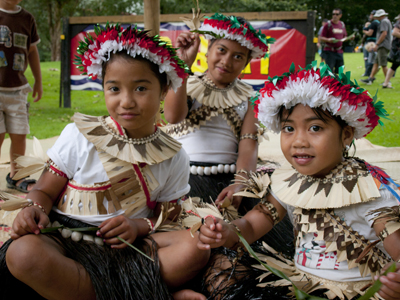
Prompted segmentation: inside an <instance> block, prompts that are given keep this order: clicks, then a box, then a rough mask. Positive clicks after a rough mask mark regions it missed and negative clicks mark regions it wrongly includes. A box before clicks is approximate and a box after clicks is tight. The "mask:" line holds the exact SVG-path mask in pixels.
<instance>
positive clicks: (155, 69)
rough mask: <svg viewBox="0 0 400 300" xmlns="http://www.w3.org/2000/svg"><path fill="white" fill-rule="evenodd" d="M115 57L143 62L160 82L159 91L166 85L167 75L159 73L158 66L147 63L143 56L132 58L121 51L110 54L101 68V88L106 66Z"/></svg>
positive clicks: (124, 51)
mask: <svg viewBox="0 0 400 300" xmlns="http://www.w3.org/2000/svg"><path fill="white" fill-rule="evenodd" d="M116 57H120V58H123V59H125V60H127V61H129V60H137V61H140V62H145V63H147V64H148V66H149V68H150V70H151V71H152V72H153V73H154V75H155V76H156V77H157V79H158V81H159V82H160V86H161V91H163V90H164V88H165V87H166V86H167V85H168V79H167V74H166V73H165V72H163V73H160V70H159V67H158V65H156V64H155V63H152V62H151V61H149V60H148V59H146V58H144V57H143V56H140V55H137V56H136V57H132V56H131V55H129V54H128V52H127V51H126V50H122V51H119V52H116V53H110V58H109V60H107V61H106V62H105V63H104V64H103V66H102V68H101V78H102V79H103V83H102V84H103V86H104V77H105V75H106V70H107V66H108V64H109V63H110V62H112V61H113V60H114V59H115V58H116Z"/></svg>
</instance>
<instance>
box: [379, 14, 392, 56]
mask: <svg viewBox="0 0 400 300" xmlns="http://www.w3.org/2000/svg"><path fill="white" fill-rule="evenodd" d="M382 31H386V32H387V34H386V37H385V39H384V40H383V42H382V43H380V44H379V45H378V48H382V47H383V48H386V49H387V50H390V46H391V44H392V23H390V21H389V19H388V18H384V19H382V20H381V23H380V24H379V28H378V34H377V35H376V41H378V40H379V37H380V36H381V34H382Z"/></svg>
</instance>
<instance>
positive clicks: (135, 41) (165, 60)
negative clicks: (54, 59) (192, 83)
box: [74, 23, 190, 91]
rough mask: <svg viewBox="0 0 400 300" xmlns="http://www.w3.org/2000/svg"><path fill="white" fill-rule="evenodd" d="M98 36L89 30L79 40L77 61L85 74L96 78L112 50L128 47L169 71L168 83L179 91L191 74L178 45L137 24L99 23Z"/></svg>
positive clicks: (161, 69)
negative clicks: (123, 26)
mask: <svg viewBox="0 0 400 300" xmlns="http://www.w3.org/2000/svg"><path fill="white" fill-rule="evenodd" d="M94 32H95V34H96V36H97V37H95V38H93V37H92V36H91V35H90V34H87V35H86V37H85V38H84V41H80V42H79V47H78V49H77V52H78V55H76V59H75V62H74V63H75V64H76V65H78V67H77V68H78V69H79V70H80V71H81V72H82V74H84V75H86V74H87V75H89V77H91V78H92V79H96V78H97V76H101V70H102V65H103V63H104V62H106V61H108V60H109V59H110V54H111V53H116V52H119V51H122V50H126V51H127V53H128V54H129V55H130V56H132V57H136V56H137V55H140V56H142V57H143V58H146V59H148V60H149V61H151V62H152V63H154V64H156V65H158V66H159V71H160V73H163V72H165V73H166V74H167V78H168V83H170V84H171V87H172V89H173V90H174V91H176V90H177V89H178V88H179V87H180V86H181V85H182V83H183V80H184V79H185V78H187V77H188V76H189V73H190V70H189V67H188V66H187V65H186V64H185V63H184V62H183V61H182V60H180V59H179V57H178V56H177V55H176V49H175V48H173V47H171V46H170V45H168V44H167V43H166V42H164V41H162V40H160V37H159V36H158V35H156V36H154V37H150V36H148V35H147V33H148V31H145V30H140V29H138V28H137V27H136V26H135V27H131V26H129V27H128V28H127V29H125V30H124V29H123V28H122V27H121V26H120V25H118V24H117V25H111V26H110V25H109V24H108V23H107V25H106V27H105V28H104V27H101V26H95V27H94Z"/></svg>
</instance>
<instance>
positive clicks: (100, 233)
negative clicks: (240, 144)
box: [1, 25, 209, 300]
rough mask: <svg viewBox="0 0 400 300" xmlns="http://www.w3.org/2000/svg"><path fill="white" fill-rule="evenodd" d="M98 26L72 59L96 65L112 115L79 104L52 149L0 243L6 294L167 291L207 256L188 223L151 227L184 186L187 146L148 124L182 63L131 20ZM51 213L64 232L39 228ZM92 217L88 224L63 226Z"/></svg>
mask: <svg viewBox="0 0 400 300" xmlns="http://www.w3.org/2000/svg"><path fill="white" fill-rule="evenodd" d="M95 33H96V35H97V37H95V38H92V37H90V36H88V37H87V38H86V39H85V41H86V42H81V44H80V46H79V48H78V53H79V57H78V60H77V64H79V65H80V69H81V70H82V72H84V73H87V74H88V75H89V76H90V77H93V78H94V77H96V76H102V79H103V87H104V96H105V103H106V106H107V110H108V112H109V114H110V115H109V116H105V117H95V116H88V115H83V114H79V113H76V114H75V115H74V117H73V121H74V123H72V124H69V125H67V127H66V128H65V129H64V130H63V132H62V133H61V136H60V137H59V139H58V140H57V141H56V143H55V145H54V146H53V147H52V148H51V149H50V150H49V151H48V156H49V158H50V159H49V161H48V163H47V164H46V168H45V171H44V172H43V174H42V176H41V177H40V179H39V181H38V183H37V184H36V185H35V188H34V189H33V190H32V191H31V192H30V193H29V194H28V196H27V202H26V206H25V207H24V208H23V209H22V210H21V211H20V212H19V214H18V215H17V216H16V218H15V221H14V223H13V226H12V230H13V231H12V234H11V237H12V240H9V241H8V242H6V243H5V244H4V245H3V246H2V248H1V253H2V259H1V262H2V267H1V285H2V287H1V295H2V296H3V297H5V298H7V299H11V298H14V299H22V298H21V297H19V296H18V295H23V296H26V295H27V293H31V295H32V296H31V297H34V295H36V296H37V297H39V295H40V296H41V297H43V298H46V299H107V300H109V299H171V297H172V296H171V293H170V290H171V291H173V290H174V289H176V288H178V287H179V286H180V285H182V284H183V283H184V282H186V281H187V280H189V279H190V278H192V277H194V276H195V275H196V273H197V271H198V270H200V269H201V268H202V267H203V266H204V264H205V263H206V262H207V260H208V257H209V253H207V252H204V253H202V251H200V250H196V249H197V247H196V243H195V242H194V241H193V239H192V238H191V236H190V234H189V232H187V231H176V232H163V233H154V232H155V225H156V223H157V220H158V217H159V215H160V213H163V215H164V216H165V214H167V213H168V211H169V213H170V214H169V218H170V219H173V218H174V216H175V215H176V214H177V212H179V211H180V202H181V201H182V200H183V197H184V195H186V194H187V193H188V191H189V185H188V177H189V171H188V164H189V159H188V157H187V155H186V153H185V152H184V150H183V149H181V145H180V144H179V143H178V142H177V141H175V140H174V139H173V138H171V137H169V136H168V135H166V134H165V133H163V132H162V131H161V130H160V129H159V128H158V127H157V126H156V125H155V122H156V116H157V115H158V113H159V108H160V103H161V101H163V99H164V97H165V95H166V93H167V90H168V88H169V87H171V88H172V89H174V90H176V89H177V88H179V86H180V85H181V84H182V82H183V81H184V79H185V78H186V76H187V67H186V66H185V64H184V63H183V62H182V61H181V60H179V59H178V58H177V57H176V52H175V49H174V48H172V47H170V46H168V45H165V43H163V42H162V41H160V40H159V39H158V37H149V36H148V35H147V32H145V31H142V30H139V29H137V28H136V27H135V28H133V27H129V28H127V29H125V30H124V29H123V28H122V27H120V26H119V25H116V26H108V25H107V27H106V28H100V27H96V28H95ZM171 209H172V211H171ZM50 220H51V221H52V222H53V223H52V226H56V224H57V225H58V224H61V225H63V226H64V227H63V229H62V230H61V229H60V232H61V233H59V232H58V231H56V232H55V233H48V234H41V230H43V229H45V228H46V226H48V225H49V224H50V223H49V222H50ZM54 221H57V222H58V223H54ZM93 226H94V227H98V229H95V231H94V232H93V234H87V233H85V234H83V235H82V233H81V232H80V231H76V230H74V229H72V230H71V229H70V228H82V227H93ZM123 240H124V241H126V242H128V243H131V244H134V245H135V246H136V247H137V248H139V249H140V250H141V251H142V252H144V253H146V254H147V255H148V256H150V257H152V258H153V260H154V261H151V260H150V259H148V258H146V257H145V256H143V255H142V254H140V253H138V252H136V251H135V250H134V249H132V248H130V247H128V246H127V245H126V243H125V242H124V241H123ZM9 272H10V273H11V274H12V275H11V274H10V273H9ZM33 290H34V291H35V292H36V293H37V294H36V293H34V292H33ZM19 293H21V294H19ZM197 296H199V295H197ZM197 296H193V299H204V297H199V298H196V297H197ZM31 297H30V299H31ZM177 298H178V297H177Z"/></svg>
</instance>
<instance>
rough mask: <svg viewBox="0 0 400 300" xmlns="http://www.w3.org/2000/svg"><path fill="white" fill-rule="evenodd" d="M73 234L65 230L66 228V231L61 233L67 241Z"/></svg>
mask: <svg viewBox="0 0 400 300" xmlns="http://www.w3.org/2000/svg"><path fill="white" fill-rule="evenodd" d="M71 234H72V231H71V230H69V229H65V228H64V229H63V230H62V231H61V235H62V237H63V238H65V239H67V238H70V237H71Z"/></svg>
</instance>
